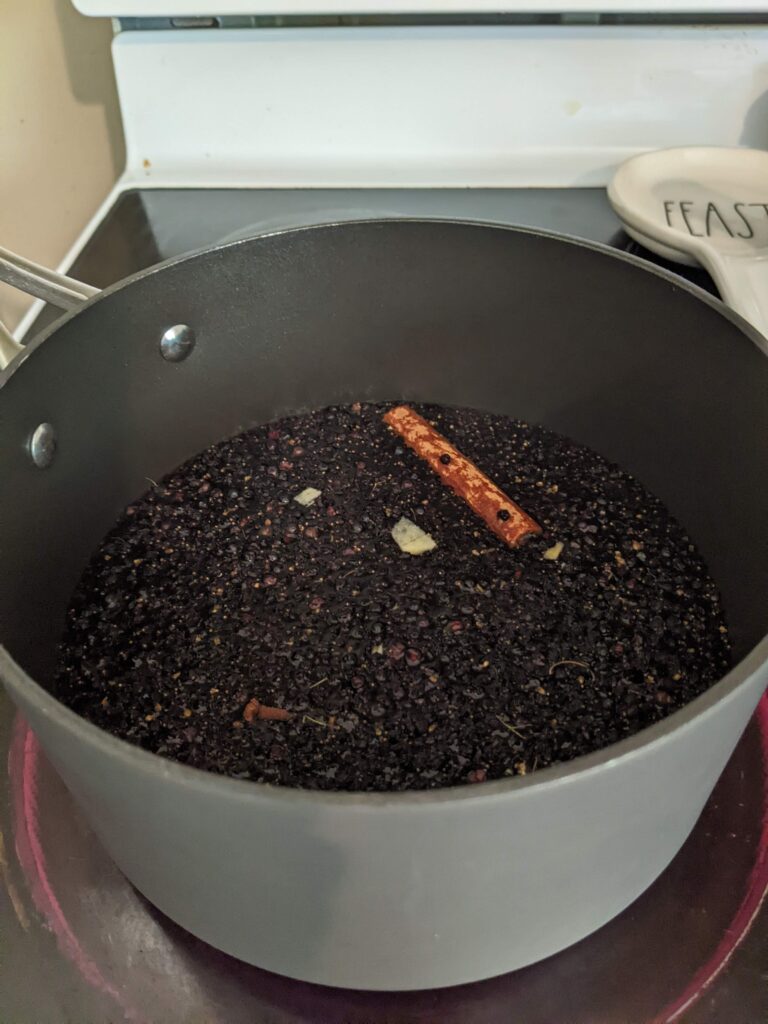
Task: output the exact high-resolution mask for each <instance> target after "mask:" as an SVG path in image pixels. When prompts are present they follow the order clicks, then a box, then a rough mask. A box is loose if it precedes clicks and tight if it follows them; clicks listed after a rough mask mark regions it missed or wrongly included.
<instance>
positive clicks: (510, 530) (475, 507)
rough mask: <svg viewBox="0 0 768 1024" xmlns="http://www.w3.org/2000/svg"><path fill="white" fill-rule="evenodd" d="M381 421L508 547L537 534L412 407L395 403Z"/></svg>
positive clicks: (535, 526) (524, 515)
mask: <svg viewBox="0 0 768 1024" xmlns="http://www.w3.org/2000/svg"><path fill="white" fill-rule="evenodd" d="M384 422H385V423H387V424H389V426H390V427H392V429H393V430H394V431H396V432H397V433H398V434H399V435H400V436H401V437H402V439H403V440H404V441H405V443H406V444H407V445H408V447H409V448H412V449H413V451H414V452H416V454H417V455H418V456H419V457H420V458H422V459H424V461H425V462H427V463H428V464H429V466H430V467H431V468H432V469H433V470H434V471H435V472H436V473H437V474H438V476H439V477H440V479H441V480H442V481H443V483H444V484H447V486H448V487H450V488H451V490H452V491H454V492H455V493H456V494H457V495H458V496H459V497H460V498H462V499H463V500H464V501H465V502H466V503H467V504H468V505H469V507H470V508H471V509H472V511H473V512H475V513H476V514H477V515H479V516H480V518H481V519H482V520H483V521H484V522H485V524H486V525H487V526H488V527H489V529H491V530H493V532H494V533H495V534H496V535H497V536H498V537H501V539H502V540H504V541H506V542H507V544H509V546H510V547H512V548H514V547H517V545H518V544H519V543H520V541H522V540H523V539H524V538H525V537H527V536H528V535H529V534H532V533H541V527H540V526H539V524H538V523H537V522H535V520H533V519H531V517H530V516H529V515H528V514H527V513H526V512H524V511H523V510H522V509H521V508H520V507H519V505H516V504H515V502H514V501H512V499H511V498H510V497H509V496H508V495H506V494H505V493H504V492H503V491H502V490H501V489H500V488H498V487H497V486H496V484H495V483H493V481H491V480H489V479H488V477H487V476H486V475H485V473H483V472H481V470H479V469H478V468H477V466H476V465H475V464H474V463H473V462H470V460H469V459H467V458H465V457H464V456H463V455H462V454H461V452H459V451H458V450H457V449H456V448H454V447H453V445H452V444H451V443H450V442H449V441H447V440H446V439H445V438H444V437H443V435H442V434H440V433H438V431H437V430H435V428H434V427H433V426H431V425H430V424H429V423H427V421H426V420H425V419H424V418H423V417H422V416H419V414H418V413H417V412H414V410H413V409H410V408H409V407H408V406H407V405H398V406H396V407H395V408H394V409H390V410H389V412H387V413H385V414H384Z"/></svg>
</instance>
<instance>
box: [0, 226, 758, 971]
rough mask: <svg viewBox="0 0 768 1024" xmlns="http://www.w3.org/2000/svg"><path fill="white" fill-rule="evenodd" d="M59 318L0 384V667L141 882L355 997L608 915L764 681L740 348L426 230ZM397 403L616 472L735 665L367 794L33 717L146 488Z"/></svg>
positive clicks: (53, 712) (170, 280)
mask: <svg viewBox="0 0 768 1024" xmlns="http://www.w3.org/2000/svg"><path fill="white" fill-rule="evenodd" d="M80 298H82V296H80V297H76V298H75V300H74V301H75V302H78V303H79V305H78V308H76V309H75V310H73V311H71V312H70V313H69V314H68V315H66V316H64V317H63V318H62V319H61V320H60V321H59V322H58V323H57V324H55V325H54V326H53V327H52V328H51V329H50V330H49V331H48V332H47V333H46V334H45V335H44V336H42V337H39V338H36V339H35V340H34V341H32V342H31V343H30V344H29V345H28V346H27V347H26V348H25V349H24V351H23V352H21V353H20V354H18V355H16V356H15V358H13V360H12V361H11V363H10V365H9V366H8V367H7V368H6V369H5V370H4V371H3V372H2V374H0V479H1V480H2V494H1V495H0V565H2V580H1V581H0V639H1V640H2V643H3V644H4V648H3V649H2V651H0V673H1V674H2V679H3V681H4V683H5V686H6V687H7V689H8V692H9V693H10V695H11V697H12V698H13V700H14V701H15V702H16V704H17V705H18V706H19V708H20V709H21V711H22V712H23V714H24V715H25V716H26V718H27V719H28V721H29V723H30V724H31V726H32V728H33V729H34V731H35V732H36V734H37V736H38V737H39V740H40V742H41V744H42V746H43V748H44V750H45V752H46V754H47V756H48V757H49V759H50V761H51V762H52V763H53V765H54V767H55V768H56V769H57V771H58V772H59V773H60V774H61V776H62V778H63V779H64V781H65V782H66V784H67V786H68V787H69V789H70V790H71V792H72V794H73V795H74V797H75V798H76V800H77V801H78V802H79V804H80V805H81V806H82V809H83V812H84V814H85V815H86V816H87V818H88V820H89V822H90V823H91V825H92V827H93V829H94V830H95V832H96V833H97V834H98V836H99V837H100V839H101V841H102V842H103V844H104V846H105V847H106V849H107V850H108V851H109V853H110V854H111V856H112V857H113V858H114V860H115V861H116V862H117V864H118V865H119V867H120V868H121V869H122V870H123V871H124V873H125V874H126V875H127V877H128V878H129V879H130V880H131V881H132V882H133V884H134V885H135V886H136V887H137V888H138V889H139V890H140V892H141V893H143V894H144V895H145V896H146V897H147V898H148V899H149V900H150V901H151V902H152V903H154V904H155V905H156V906H157V907H159V908H160V910H161V911H163V912H164V913H165V914H167V915H168V916H169V917H170V918H172V919H173V920H174V921H176V922H178V923H179V924H181V925H182V926H184V927H185V928H187V929H188V930H189V931H191V932H193V933H194V934H195V935H197V936H199V937H200V938H202V939H204V940H206V941H207V942H209V943H211V944H212V945H214V946H216V947H218V948H220V949H222V950H225V951H226V952H228V953H230V954H233V955H234V956H236V957H240V958H241V959H243V960H246V961H249V962H250V963H253V964H258V965H259V966H260V967H263V968H266V969H268V970H271V971H276V972H279V973H281V974H284V975H288V976H291V977H294V978H300V979H304V980H307V981H312V982H320V983H324V984H330V985H342V986H352V987H358V988H367V989H413V988H426V987H432V986H444V985H452V984H456V983H459V982H468V981H472V980H475V979H479V978H484V977H488V976H491V975H495V974H499V973H502V972H505V971H509V970H512V969H514V968H518V967H521V966H523V965H525V964H528V963H531V962H533V961H535V960H538V959H540V958H542V957H545V956H547V955H549V954H551V953H554V952H556V951H557V950H559V949H562V948H563V947H565V946H567V945H569V944H571V943H574V942H576V941H577V940H579V939H580V938H582V937H583V936H585V935H587V934H589V933H590V932H592V931H594V930H595V929H597V928H599V927H600V926H601V925H602V924H604V923H605V922H606V921H608V920H609V919H610V918H612V917H613V916H614V915H615V914H617V913H619V911H621V910H622V909H623V908H624V907H626V906H627V905H628V904H630V903H631V902H632V901H633V900H634V899H635V898H636V897H637V896H638V895H639V894H640V893H641V892H642V891H643V890H644V889H645V888H646V887H647V886H648V885H649V884H650V883H651V882H652V881H653V880H654V879H655V878H656V877H657V876H658V875H659V873H660V872H661V871H663V869H664V868H665V867H666V865H667V864H668V863H669V861H670V860H671V859H672V858H673V857H674V855H675V853H676V852H677V851H678V849H679V848H680V846H681V845H682V843H683V842H684V840H685V838H686V836H687V835H688V834H689V832H690V831H691V828H692V827H693V825H694V823H695V821H696V819H697V817H698V815H699V813H700V812H701V810H702V807H703V806H704V804H705V802H706V800H707V797H708V796H709V794H710V792H711V790H712V788H713V787H714V785H715V782H716V781H717V778H718V776H719V775H720V773H721V771H722V769H723V767H724V766H725V764H726V762H727V760H728V757H729V755H730V754H731V751H732V750H733V748H734V746H735V744H736V742H737V741H738V739H739V736H740V735H741V732H742V730H743V729H744V727H745V725H746V723H747V721H748V720H749V718H750V716H751V714H752V712H753V710H754V708H755V705H756V704H757V701H758V700H759V698H760V695H761V694H762V692H763V689H764V687H765V686H766V683H767V682H768V664H767V662H768V639H766V638H765V636H764V634H765V629H766V611H767V610H768V458H766V446H767V445H768V359H766V343H765V341H764V340H763V338H762V337H761V336H760V335H759V334H758V333H757V332H756V331H755V330H754V329H753V328H751V327H750V326H749V325H747V323H746V322H745V321H743V320H741V319H740V318H739V317H738V316H737V315H736V314H733V313H731V312H729V311H728V310H727V309H726V308H725V307H724V306H723V305H722V304H721V303H720V302H719V301H717V300H716V299H714V298H712V297H710V296H708V295H706V294H705V293H703V292H702V291H700V290H698V289H696V288H695V287H693V286H690V285H687V284H686V283H684V282H683V281H681V280H680V279H679V278H677V277H674V276H673V275H671V274H668V273H666V272H663V271H660V270H657V269H654V268H652V267H650V266H648V265H647V264H644V263H643V262H642V261H640V260H637V259H634V258H632V257H630V256H627V255H624V254H621V253H617V252H615V251H611V250H608V249H606V248H603V247H601V246H598V245H591V244H586V243H584V242H580V241H576V240H574V239H567V238H563V237H558V236H554V235H545V234H539V233H535V232H531V231H525V230H516V229H508V228H501V227H492V226H488V225H481V224H473V223H459V222H447V221H380V222H377V221H367V222H356V223H345V224H337V225H329V226H321V227H314V228H307V229H301V230H290V231H285V232H281V233H277V234H273V235H268V236H262V237H257V238H252V239H249V240H246V241H243V242H239V243H235V244H230V245H225V246H223V247H220V248H214V249H210V250H208V251H205V252H201V253H197V254H194V255H191V256H187V257H183V258H181V259H176V260H173V261H171V262H169V263H165V264H162V265H160V266H158V267H154V268H152V269H151V270H148V271H146V272H144V273H141V274H138V275H136V276H135V277H132V278H130V279H129V280H127V281H124V282H122V283H120V284H118V285H115V286H114V287H112V288H109V289H107V290H106V291H104V292H102V293H101V294H98V295H95V296H93V297H91V298H89V299H87V300H85V301H83V302H82V303H80ZM9 354H10V353H9ZM394 398H397V399H403V400H406V401H414V402H419V401H424V402H426V401H428V402H438V403H445V404H449V405H451V404H453V405H466V406H475V407H477V408H480V409H485V410H490V411H493V412H499V413H507V414H510V415H513V416H516V417H520V418H523V419H526V420H530V421H534V422H538V423H541V424H544V425H545V426H547V427H549V428H551V429H553V430H557V431H560V432H562V433H564V434H566V435H568V436H569V437H571V438H573V439H575V440H576V441H579V442H582V443H584V444H587V445H591V446H592V447H593V448H595V449H597V450H598V451H599V452H601V453H602V454H603V455H605V456H607V457H608V458H609V459H612V460H615V461H616V462H617V463H619V464H620V465H621V466H623V467H624V468H625V469H627V470H629V471H630V472H632V473H634V474H635V475H637V476H638V477H639V478H640V479H641V480H642V481H643V482H644V483H645V484H646V485H647V486H648V487H649V488H650V489H651V490H653V491H655V492H656V494H658V495H659V496H660V497H661V498H662V499H663V500H664V501H665V502H666V504H667V505H668V506H669V508H670V509H671V510H672V512H673V513H674V514H675V515H676V516H677V517H678V518H679V519H680V520H681V521H682V522H683V523H684V524H685V526H686V527H687V529H688V530H689V532H690V533H691V535H692V536H693V538H694V540H695V541H696V543H697V544H698V546H699V548H700V550H701V552H702V553H703V555H704V557H705V559H706V560H707V562H708V564H709V567H710V570H711V572H712V575H713V576H714V578H715V579H716V580H717V582H718V584H719V586H720V588H721V592H722V595H723V601H724V606H725V609H726V614H727V618H728V621H729V626H730V630H731V632H732V636H733V639H734V643H735V662H734V665H735V667H734V668H733V670H732V671H731V672H729V674H728V675H727V676H726V677H725V678H724V679H722V680H721V681H720V682H718V683H717V684H716V685H714V686H713V687H712V688H711V689H710V690H709V691H708V692H707V693H705V694H704V695H702V696H701V697H699V698H698V699H697V700H695V701H693V703H691V704H690V705H688V706H687V707H685V708H683V709H681V710H679V711H677V712H676V713H674V714H672V715H671V716H670V717H669V718H667V719H666V720H664V721H663V722H660V723H658V724H656V725H654V726H653V727H651V728H648V729H646V730H645V731H643V732H641V733H639V734H638V735H636V736H634V737H632V738H630V739H627V740H624V741H622V742H620V743H617V744H615V745H613V746H610V747H608V748H606V749H604V750H601V751H598V752H597V753H594V754H591V755H589V756H585V757H580V758H578V759H576V760H573V761H570V762H568V763H565V764H561V765H555V766H553V767H550V768H547V769H545V770H542V771H537V772H535V773H534V774H532V775H528V776H526V777H524V778H510V779H504V780H501V781H496V782H489V783H485V784H483V785H477V786H466V787H456V788H448V789H443V790H438V791H430V792H407V793H391V794H381V793H379V794H362V793H360V794H357V793H338V794H335V793H328V792H322V793H317V792H307V791H301V790H292V789H282V788H276V787H270V786H266V785H260V784H257V783H252V782H246V781H241V780H233V779H228V778H223V777H219V776H216V775H213V774H208V773H205V772H202V771H198V770H196V769H193V768H188V767H186V766H183V765H180V764H177V763H172V762H170V761H167V760H164V759H163V758H161V757H158V756H156V755H154V754H151V753H148V752H146V751H143V750H140V749H138V748H135V747H133V746H131V745H129V744H127V743H125V742H123V741H121V740H119V739H115V738H114V737H112V736H110V735H108V734H107V733H105V732H102V731H101V730H99V729H98V728H97V727H95V726H94V725H91V724H89V723H88V722H86V721H85V720H83V719H81V718H80V717H78V716H77V715H76V714H74V713H73V712H72V711H70V710H68V709H67V708H65V707H64V706H63V705H62V704H60V703H59V702H58V701H57V700H56V695H55V692H54V691H53V689H52V678H53V674H54V664H55V652H56V644H57V641H58V638H59V636H60V634H61V632H62V627H63V621H64V612H65V609H66V606H67V602H68V599H69V596H70V594H71V592H72V590H73V588H74V587H75V585H76V583H77V580H78V577H79V574H80V572H81V571H82V569H83V567H84V565H85V564H86V562H87V560H88V558H89V556H90V554H91V552H92V551H93V550H94V548H95V546H96V545H97V543H98V541H99V540H100V539H101V537H102V536H103V535H104V534H105V533H106V532H107V530H108V529H109V528H110V527H111V525H112V524H113V523H114V521H115V519H116V518H117V516H118V514H119V513H120V511H121V510H122V508H123V507H124V506H125V505H126V504H127V503H128V502H129V501H131V500H132V499H134V498H135V497H136V496H137V495H139V494H140V493H141V492H143V491H144V490H145V488H146V486H147V478H148V477H150V478H153V479H155V480H156V479H159V478H160V477H162V476H163V474H165V473H166V472H168V471H169V470H170V469H171V468H172V467H174V466H176V465H177V464H179V463H180V462H182V461H183V460H185V459H186V458H188V457H189V456H191V455H192V454H193V453H195V452H197V451H199V450H200V449H202V448H204V447H205V446H206V445H209V444H211V443H212V442H215V441H217V440H219V439H221V438H223V437H225V436H227V435H231V434H234V433H236V432H238V431H241V430H243V429H246V428H248V427H250V426H252V425H254V424H257V423H261V422H264V421H267V420H269V419H272V418H274V417H279V416H283V415H286V414H289V413H296V412H300V411H303V410H308V409H313V408H320V407H323V406H326V405H329V404H332V403H340V402H353V401H358V400H363V401H364V400H371V401H378V400H384V399H394Z"/></svg>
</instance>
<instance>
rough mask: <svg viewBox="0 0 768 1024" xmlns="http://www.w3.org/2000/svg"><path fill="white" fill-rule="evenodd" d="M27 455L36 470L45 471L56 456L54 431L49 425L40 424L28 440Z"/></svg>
mask: <svg viewBox="0 0 768 1024" xmlns="http://www.w3.org/2000/svg"><path fill="white" fill-rule="evenodd" d="M29 454H30V455H31V457H32V461H33V462H34V464H35V465H36V466H37V468H38V469H47V468H48V467H49V466H50V464H51V463H52V462H53V457H54V455H55V454H56V431H55V430H54V429H53V427H52V426H51V424H50V423H41V424H40V426H39V427H36V428H35V430H34V432H33V434H32V436H31V437H30V439H29Z"/></svg>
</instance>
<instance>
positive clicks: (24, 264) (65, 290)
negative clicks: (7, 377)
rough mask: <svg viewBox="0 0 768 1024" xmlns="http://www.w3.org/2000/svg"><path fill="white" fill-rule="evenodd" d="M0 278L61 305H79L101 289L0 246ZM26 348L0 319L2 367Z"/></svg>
mask: <svg viewBox="0 0 768 1024" xmlns="http://www.w3.org/2000/svg"><path fill="white" fill-rule="evenodd" d="M0 281H4V282H5V283H6V284H10V285H12V287H14V288H18V289H19V290H20V291H22V292H26V293H27V295H33V296H34V297H35V298H36V299H44V300H45V301H46V302H50V303H51V305H53V306H57V307H58V308H59V309H67V310H68V309H76V308H77V307H78V306H79V305H80V304H81V303H83V302H85V301H86V300H87V299H90V298H92V297H93V296H94V295H98V294H99V289H98V288H94V287H92V286H91V285H89V284H84V283H83V282H82V281H76V280H75V279H74V278H72V277H66V276H65V275H64V274H57V273H56V272H55V271H54V270H49V269H48V268H47V267H41V266H40V264H39V263H33V262H32V260H28V259H26V257H24V256H19V255H17V254H16V253H14V252H10V250H8V249H3V248H0ZM23 351H24V346H23V345H20V344H19V342H18V341H16V340H15V339H14V338H13V336H12V335H11V332H10V331H9V330H8V329H7V328H6V327H5V325H4V324H3V323H2V322H0V370H2V369H4V368H5V367H6V366H8V364H9V363H10V362H11V361H12V360H13V359H15V358H16V356H17V355H19V353H20V352H23Z"/></svg>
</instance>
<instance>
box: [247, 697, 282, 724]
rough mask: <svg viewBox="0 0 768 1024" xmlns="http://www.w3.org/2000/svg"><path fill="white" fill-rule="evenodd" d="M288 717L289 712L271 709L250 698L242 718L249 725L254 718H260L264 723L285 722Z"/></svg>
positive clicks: (254, 698)
mask: <svg viewBox="0 0 768 1024" xmlns="http://www.w3.org/2000/svg"><path fill="white" fill-rule="evenodd" d="M290 717H291V713H290V711H286V710H285V708H271V707H269V706H268V705H267V704H262V703H261V701H260V700H257V699H256V697H252V698H251V699H250V700H249V701H248V703H247V704H246V705H245V710H244V711H243V718H244V719H245V720H246V722H248V723H249V724H250V723H251V722H253V720H254V718H260V719H262V720H264V721H274V722H286V721H287V720H288V719H289V718H290Z"/></svg>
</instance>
